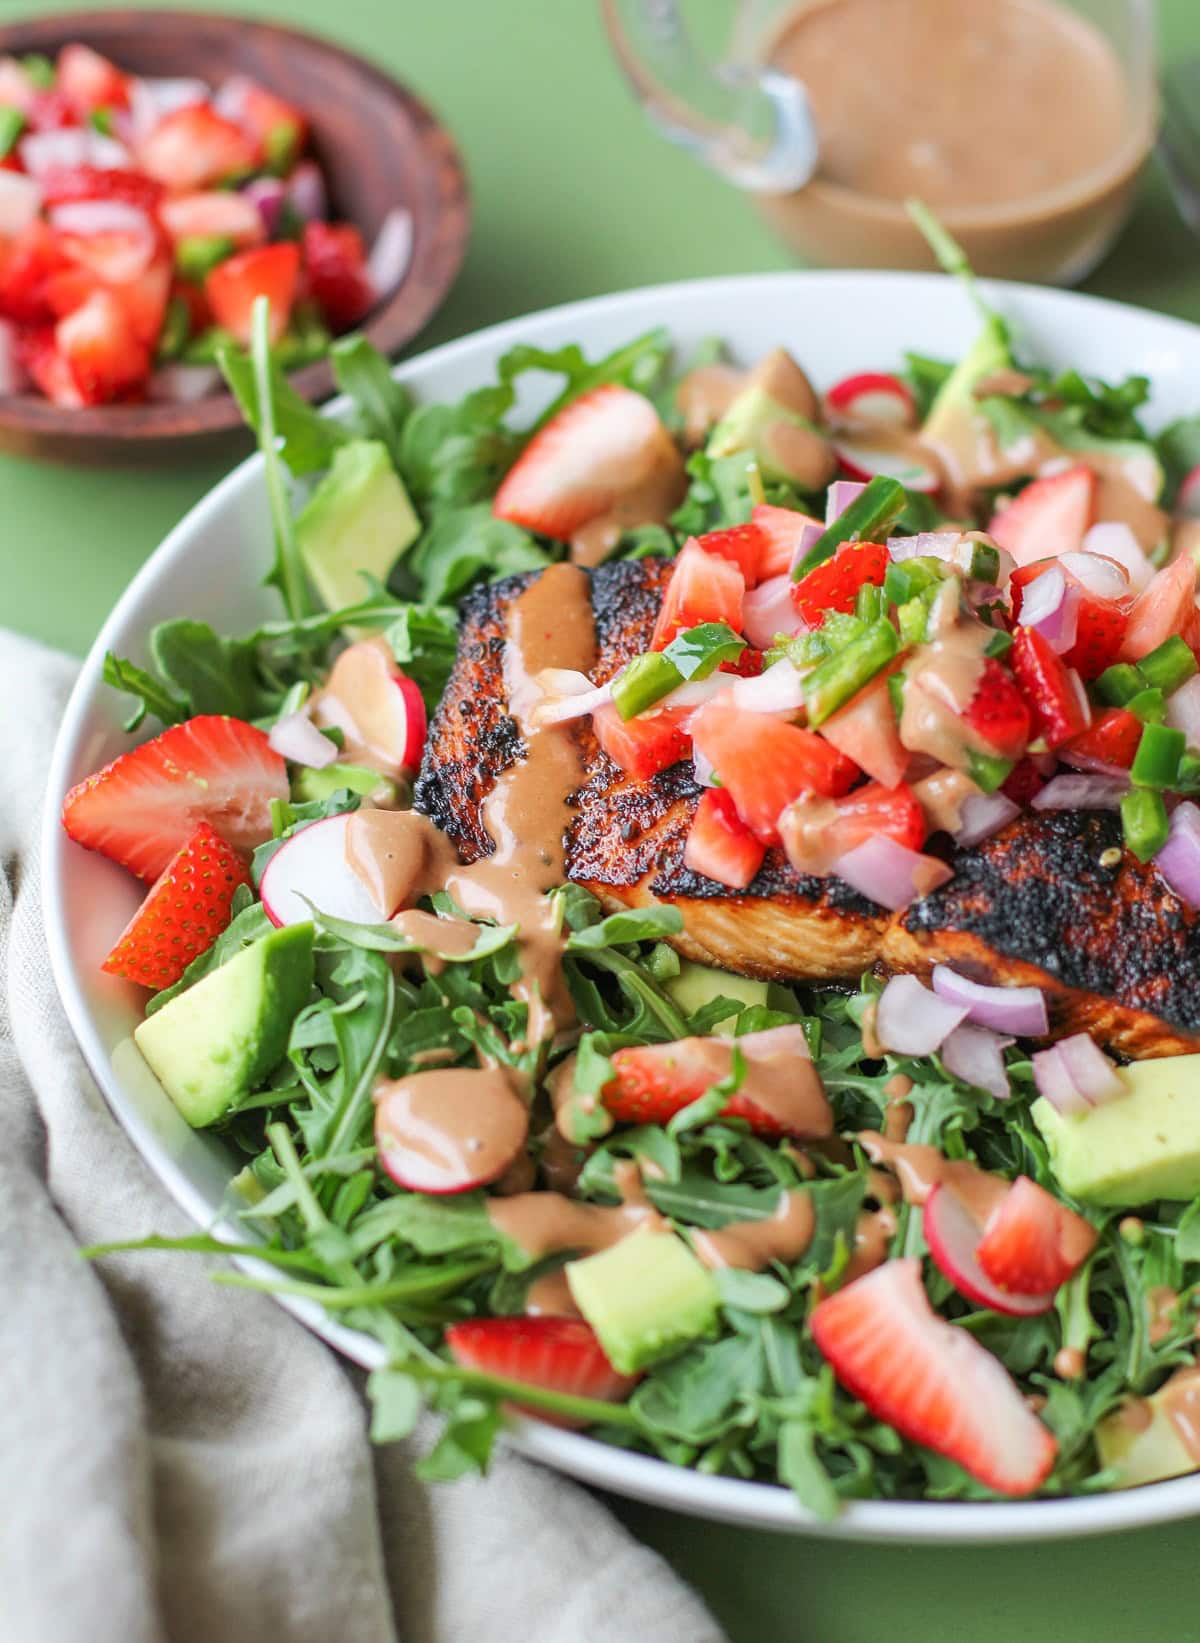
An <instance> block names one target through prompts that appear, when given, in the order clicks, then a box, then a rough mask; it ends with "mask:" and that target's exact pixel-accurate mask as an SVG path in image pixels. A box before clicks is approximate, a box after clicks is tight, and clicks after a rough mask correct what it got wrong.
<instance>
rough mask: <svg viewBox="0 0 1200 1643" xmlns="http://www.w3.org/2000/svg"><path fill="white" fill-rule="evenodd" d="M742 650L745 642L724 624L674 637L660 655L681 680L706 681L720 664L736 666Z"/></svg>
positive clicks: (706, 625)
mask: <svg viewBox="0 0 1200 1643" xmlns="http://www.w3.org/2000/svg"><path fill="white" fill-rule="evenodd" d="M745 648H746V641H745V640H744V639H741V638H739V637H738V635H737V634H736V633H735V632H734V631H733V629H732V628H731V627H730V626H729V624H728V622H701V623H700V624H699V625H698V626H697V627H694V628H688V629H687V630H686V632H684V633H677V634H676V635H675V637H674V639H672V640H671V643H670V644H669V645H668V646H667V647H666V649H665V650H664V651H663V653H662V654H663V655H664V656H665V657H667V659H668V660H669V661H670V662H672V663H673V664H674V666H675V667H676V668H677V669H678V671H679V674H680V677H681V678H684V679H707V678H708V676H709V674H710V673H715V672H716V670H717V669H718V668H719V667H720V665H721V663H722V662H736V661H737V659H738V657H739V656H740V655H741V654H742V652H743V651H744V650H745Z"/></svg>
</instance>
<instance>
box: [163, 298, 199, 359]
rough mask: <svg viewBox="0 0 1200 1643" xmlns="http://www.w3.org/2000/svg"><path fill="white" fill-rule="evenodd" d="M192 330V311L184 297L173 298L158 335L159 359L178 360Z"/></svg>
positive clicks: (168, 305)
mask: <svg viewBox="0 0 1200 1643" xmlns="http://www.w3.org/2000/svg"><path fill="white" fill-rule="evenodd" d="M191 329H192V311H191V309H190V308H189V307H188V305H187V303H186V302H184V300H183V298H182V297H172V298H171V300H170V302H169V303H168V304H167V311H166V313H165V314H164V316H163V323H162V330H161V331H160V332H159V333H158V347H157V348H156V349H155V357H156V358H157V359H178V358H179V356H180V354H181V353H182V352H183V350H184V348H185V347H186V345H187V339H188V334H189V333H190V331H191Z"/></svg>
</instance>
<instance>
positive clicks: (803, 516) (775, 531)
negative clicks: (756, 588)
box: [750, 502, 825, 582]
mask: <svg viewBox="0 0 1200 1643" xmlns="http://www.w3.org/2000/svg"><path fill="white" fill-rule="evenodd" d="M750 523H751V524H752V525H757V526H758V528H759V530H760V531H761V532H762V533H763V537H764V540H765V543H766V547H765V550H764V553H763V557H762V559H761V561H760V563H759V567H758V579H759V581H760V582H766V581H768V580H769V579H770V578H771V577H772V576H786V575H787V574H788V573H789V571H790V570H791V568H792V560H793V558H794V557H795V553H796V549H797V547H798V546H799V544H800V535H801V532H802V531H803V530H804V527H805V525H815V526H816V527H817V529H818V530H821V531H823V530H824V529H825V526H824V525H823V524H822V522H821V521H820V520H819V519H814V518H813V517H812V515H811V514H808V513H798V512H797V511H796V509H795V508H776V507H772V505H771V504H770V503H769V502H759V503H757V504H756V505H755V507H754V508H753V509H752V510H751V513H750Z"/></svg>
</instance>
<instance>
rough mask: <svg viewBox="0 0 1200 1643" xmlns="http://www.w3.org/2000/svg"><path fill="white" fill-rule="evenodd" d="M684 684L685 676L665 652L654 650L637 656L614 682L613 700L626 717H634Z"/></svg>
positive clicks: (623, 716)
mask: <svg viewBox="0 0 1200 1643" xmlns="http://www.w3.org/2000/svg"><path fill="white" fill-rule="evenodd" d="M682 683H683V675H682V674H681V673H680V671H679V669H678V668H677V667H676V666H675V664H674V662H672V661H670V660H669V658H668V657H667V655H666V654H665V652H663V651H658V650H650V651H647V652H646V653H645V654H644V655H642V656H635V657H634V658H633V661H632V662H630V663H629V664H628V665H627V666H626V667H625V669H624V670H623V671H622V673H621V675H620V677H619V678H618V679H617V680H616V682H615V684H614V685H613V703H614V705H615V707H616V710H617V712H618V713H619V714H620V715H621V717H622V719H632V718H633V717H634V716H635V715H636V714H638V713H645V711H646V709H647V708H651V707H653V706H654V704H655V702H661V701H662V699H663V697H664V696H669V695H670V694H671V692H672V691H673V690H678V688H679V686H680V685H681V684H682Z"/></svg>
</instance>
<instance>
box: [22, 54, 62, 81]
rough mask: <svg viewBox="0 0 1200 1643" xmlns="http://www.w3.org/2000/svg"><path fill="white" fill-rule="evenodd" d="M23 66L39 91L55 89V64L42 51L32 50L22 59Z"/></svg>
mask: <svg viewBox="0 0 1200 1643" xmlns="http://www.w3.org/2000/svg"><path fill="white" fill-rule="evenodd" d="M21 67H22V68H23V69H24V70H25V72H26V74H27V75H28V76H29V78H30V79H31V80H32V81H33V84H34V88H35V89H36V90H37V91H53V90H54V64H53V63H52V62H51V61H50V59H49V58H48V57H43V56H42V54H41V52H40V51H31V52H29V53H28V54H27V55H26V56H24V57H22V59H21Z"/></svg>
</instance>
